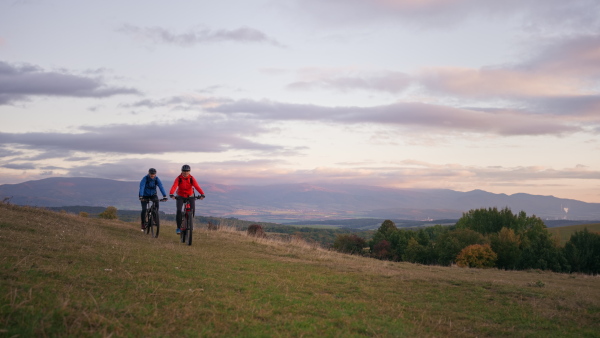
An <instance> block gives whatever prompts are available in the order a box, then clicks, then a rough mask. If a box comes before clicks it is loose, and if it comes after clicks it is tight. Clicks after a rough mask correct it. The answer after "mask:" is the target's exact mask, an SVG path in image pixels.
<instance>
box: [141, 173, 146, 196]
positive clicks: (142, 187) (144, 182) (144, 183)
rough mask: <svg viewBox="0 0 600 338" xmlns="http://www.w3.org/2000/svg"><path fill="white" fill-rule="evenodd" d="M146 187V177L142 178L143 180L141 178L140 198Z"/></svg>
mask: <svg viewBox="0 0 600 338" xmlns="http://www.w3.org/2000/svg"><path fill="white" fill-rule="evenodd" d="M145 187H146V176H144V178H142V181H141V182H140V197H143V196H144V188H145Z"/></svg>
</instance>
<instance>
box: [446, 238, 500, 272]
mask: <svg viewBox="0 0 600 338" xmlns="http://www.w3.org/2000/svg"><path fill="white" fill-rule="evenodd" d="M497 258H498V256H497V255H496V253H495V252H494V250H492V248H491V247H490V245H489V244H483V245H481V244H473V245H469V246H468V247H466V248H464V249H462V250H461V251H460V253H459V254H458V256H456V264H457V265H458V266H460V267H469V268H492V267H494V266H495V264H496V259H497Z"/></svg>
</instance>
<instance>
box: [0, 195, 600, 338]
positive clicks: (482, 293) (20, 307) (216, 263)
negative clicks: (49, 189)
mask: <svg viewBox="0 0 600 338" xmlns="http://www.w3.org/2000/svg"><path fill="white" fill-rule="evenodd" d="M0 257H1V258H0V271H1V272H0V336H7V337H12V336H15V335H19V336H110V335H114V336H136V337H137V336H144V337H148V336H149V337H153V336H161V337H163V336H243V337H248V336H260V337H272V336H293V337H297V336H312V337H316V336H319V337H320V336H328V337H360V336H382V337H391V336H393V337H403V336H405V337H414V336H419V337H428V336H431V337H439V336H452V337H454V336H461V337H479V336H507V337H512V336H525V337H527V336H531V337H546V336H553V337H557V336H559V337H560V336H563V337H572V336H588V337H598V336H600V335H599V332H600V324H599V323H600V311H599V309H600V292H598V282H599V280H598V277H594V276H586V275H566V274H556V273H550V272H542V271H520V272H517V271H510V272H507V271H499V270H477V269H461V268H456V267H438V266H422V265H415V264H409V263H393V262H385V261H378V260H373V259H368V258H363V257H357V256H349V255H343V254H339V253H335V252H329V251H326V250H323V249H320V248H318V247H316V246H314V245H309V244H307V243H304V242H301V241H295V242H286V243H284V242H278V241H272V240H268V239H257V238H252V237H248V236H246V235H245V233H240V232H236V231H231V230H228V229H224V230H222V231H208V230H204V229H197V231H196V232H195V237H194V243H193V245H192V246H191V247H190V246H186V245H183V244H181V243H179V242H178V237H177V236H176V235H175V233H174V226H173V224H169V223H166V224H163V228H162V230H161V234H160V237H159V238H158V239H152V238H150V237H149V236H147V235H144V234H143V233H142V232H140V231H139V229H138V228H137V224H134V223H125V222H121V221H108V220H99V219H86V218H79V217H77V216H74V215H66V214H59V213H54V212H50V211H43V210H38V209H33V208H27V207H18V206H10V205H4V204H0Z"/></svg>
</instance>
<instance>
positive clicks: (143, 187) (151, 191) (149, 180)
mask: <svg viewBox="0 0 600 338" xmlns="http://www.w3.org/2000/svg"><path fill="white" fill-rule="evenodd" d="M157 187H158V188H159V189H160V192H161V193H162V195H163V199H162V200H163V201H166V200H167V193H166V192H165V188H163V185H162V182H161V181H160V178H158V176H156V169H154V168H150V169H148V175H146V176H144V178H142V181H141V182H140V201H141V202H142V230H143V229H146V223H147V222H148V220H146V219H145V217H146V210H147V209H148V203H150V200H152V201H154V203H156V209H157V210H158V196H157V195H156V188H157Z"/></svg>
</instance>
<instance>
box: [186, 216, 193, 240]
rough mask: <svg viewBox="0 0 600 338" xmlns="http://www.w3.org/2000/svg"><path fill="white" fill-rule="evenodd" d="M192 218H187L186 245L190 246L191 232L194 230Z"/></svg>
mask: <svg viewBox="0 0 600 338" xmlns="http://www.w3.org/2000/svg"><path fill="white" fill-rule="evenodd" d="M193 221H194V217H191V216H190V217H188V219H187V230H186V232H187V235H186V237H187V238H186V241H187V245H192V230H193V229H194V224H193Z"/></svg>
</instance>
